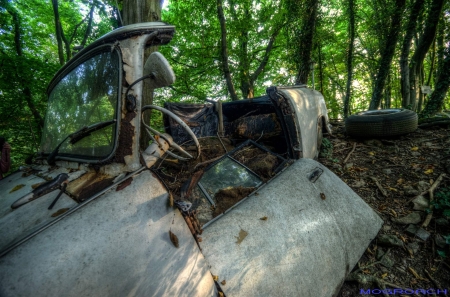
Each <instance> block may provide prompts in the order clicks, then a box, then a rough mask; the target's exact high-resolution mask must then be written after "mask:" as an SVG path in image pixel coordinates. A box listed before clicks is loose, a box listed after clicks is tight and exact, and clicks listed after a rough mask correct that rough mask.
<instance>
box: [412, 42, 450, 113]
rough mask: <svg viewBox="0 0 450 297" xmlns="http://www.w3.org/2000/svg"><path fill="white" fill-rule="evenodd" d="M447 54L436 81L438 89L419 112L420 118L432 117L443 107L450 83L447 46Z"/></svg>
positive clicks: (449, 50)
mask: <svg viewBox="0 0 450 297" xmlns="http://www.w3.org/2000/svg"><path fill="white" fill-rule="evenodd" d="M447 36H448V37H447V38H450V34H448V35H447ZM447 40H448V39H447ZM446 54H447V55H446V57H445V59H444V61H443V63H442V70H441V71H440V73H439V75H438V79H437V82H436V89H435V90H434V92H433V93H432V94H431V97H430V100H428V102H427V104H426V106H425V108H424V109H423V111H422V112H421V113H420V114H419V117H420V118H428V117H432V116H434V115H435V114H436V113H437V112H439V111H440V110H441V109H442V106H443V104H444V99H445V96H446V94H447V91H448V89H449V85H450V48H447V52H446Z"/></svg>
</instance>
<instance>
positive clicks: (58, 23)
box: [52, 0, 65, 66]
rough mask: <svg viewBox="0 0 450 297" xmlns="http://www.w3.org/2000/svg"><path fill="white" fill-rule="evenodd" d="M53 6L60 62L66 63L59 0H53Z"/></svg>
mask: <svg viewBox="0 0 450 297" xmlns="http://www.w3.org/2000/svg"><path fill="white" fill-rule="evenodd" d="M52 6H53V15H54V16H55V33H56V43H57V44H58V57H59V64H61V66H62V65H64V63H65V61H64V49H63V42H62V27H61V20H60V19H59V9H58V0H52Z"/></svg>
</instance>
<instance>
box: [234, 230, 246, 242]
mask: <svg viewBox="0 0 450 297" xmlns="http://www.w3.org/2000/svg"><path fill="white" fill-rule="evenodd" d="M247 235H248V232H247V231H245V230H242V229H241V231H239V236H235V238H236V239H237V241H236V243H237V244H241V242H242V241H244V239H245V238H246V237H247Z"/></svg>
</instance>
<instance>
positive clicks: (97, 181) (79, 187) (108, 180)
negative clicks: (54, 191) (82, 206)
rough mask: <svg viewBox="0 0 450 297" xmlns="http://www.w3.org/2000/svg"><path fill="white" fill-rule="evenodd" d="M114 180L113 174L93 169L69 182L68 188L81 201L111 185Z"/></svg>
mask: <svg viewBox="0 0 450 297" xmlns="http://www.w3.org/2000/svg"><path fill="white" fill-rule="evenodd" d="M113 180H114V177H113V176H110V175H107V174H103V173H99V172H95V171H91V172H88V173H86V174H84V175H83V176H81V177H80V178H78V179H77V180H74V181H72V182H71V183H69V185H68V186H67V189H66V190H67V192H69V193H70V194H71V195H72V196H73V197H74V198H75V199H76V200H77V201H79V202H81V201H84V200H86V199H87V198H89V197H91V196H93V195H94V194H96V193H98V192H100V191H101V190H103V189H105V188H106V187H108V186H110V185H111V184H112V183H113Z"/></svg>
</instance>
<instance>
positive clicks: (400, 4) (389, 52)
mask: <svg viewBox="0 0 450 297" xmlns="http://www.w3.org/2000/svg"><path fill="white" fill-rule="evenodd" d="M404 7H405V0H396V8H395V11H394V14H393V15H392V19H391V26H390V29H389V34H388V37H387V40H386V47H385V48H384V50H383V53H382V56H381V61H380V64H379V67H378V73H377V76H376V79H375V86H374V90H373V93H372V98H371V100H370V105H369V109H378V107H380V102H381V98H382V94H383V90H384V86H385V83H386V78H387V76H388V74H389V71H390V68H391V63H392V59H393V57H394V53H395V46H396V44H397V40H398V36H399V34H400V29H401V19H402V14H403V10H404Z"/></svg>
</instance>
